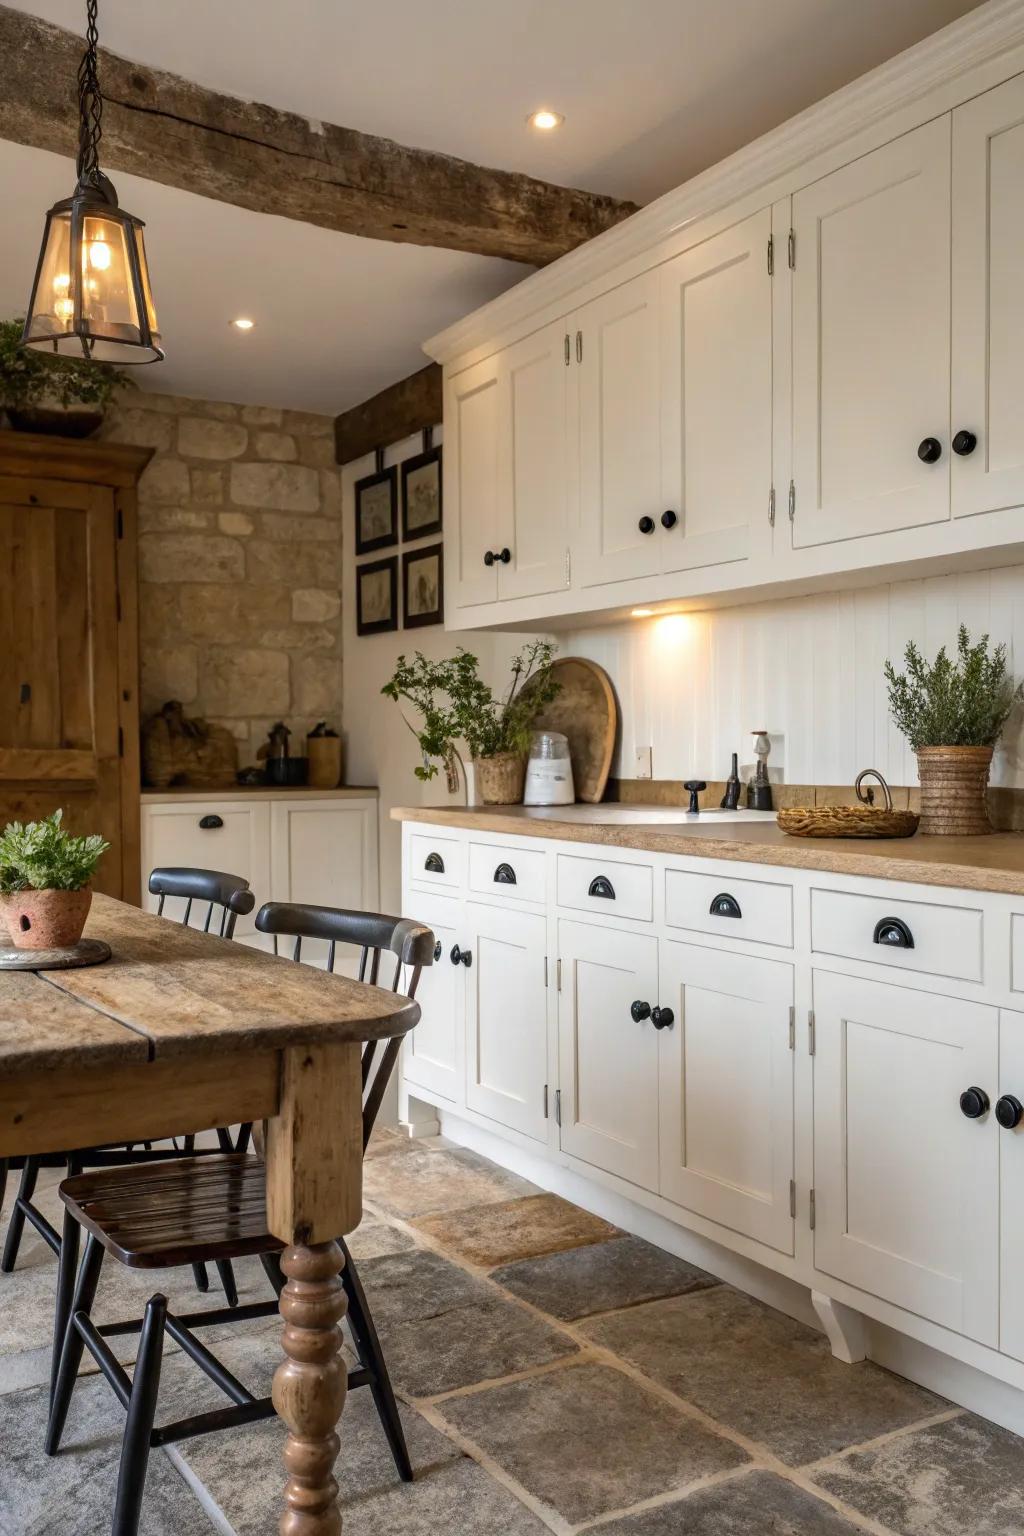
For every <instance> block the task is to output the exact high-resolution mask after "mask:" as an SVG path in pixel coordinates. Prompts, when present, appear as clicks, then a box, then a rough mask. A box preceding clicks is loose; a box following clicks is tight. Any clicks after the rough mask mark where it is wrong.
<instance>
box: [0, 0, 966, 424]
mask: <svg viewBox="0 0 1024 1536" xmlns="http://www.w3.org/2000/svg"><path fill="white" fill-rule="evenodd" d="M974 3H975V0H896V3H894V0H854V3H851V0H771V4H770V5H769V4H767V3H766V0H515V3H511V0H430V4H429V6H428V5H425V4H423V3H422V0H376V3H375V4H374V5H371V6H365V5H363V4H358V5H357V4H356V3H355V0H342V3H339V0H289V3H287V4H282V3H281V0H216V3H214V4H211V3H210V0H174V4H173V6H169V5H168V4H167V3H166V0H102V3H101V5H100V31H101V39H102V41H103V42H104V43H105V44H107V45H108V46H109V47H111V48H113V49H115V50H116V51H117V52H119V53H122V54H124V55H126V56H127V57H128V58H132V59H136V60H139V61H140V62H142V63H147V64H151V65H155V66H161V67H163V68H166V69H170V70H173V71H174V72H176V73H178V74H181V75H185V76H187V77H188V78H190V79H193V80H197V81H199V82H200V83H201V84H204V85H208V86H211V87H215V88H217V89H220V90H224V91H228V92H230V93H232V94H235V95H238V96H243V97H247V98H250V99H254V100H259V101H265V102H268V103H269V104H271V105H273V106H277V107H281V108H284V109H288V110H292V111H296V112H300V113H302V114H303V115H306V116H309V117H313V118H319V119H322V120H329V121H333V122H337V123H342V124H344V125H346V126H348V127H353V128H360V129H363V130H365V131H367V132H372V133H379V134H383V135H386V136H388V137H391V138H394V139H398V140H399V141H400V142H404V143H408V144H414V145H419V146H422V147H424V148H429V149H438V150H443V151H445V152H447V153H449V154H455V155H460V156H463V157H464V158H466V159H470V160H475V161H477V162H479V163H483V164H490V165H496V166H501V167H505V168H508V169H510V170H520V171H526V172H529V173H531V174H533V175H536V176H541V177H544V178H545V179H548V180H551V181H557V182H563V183H566V184H570V185H575V186H580V187H585V188H588V189H590V190H592V191H599V192H608V193H611V194H613V195H615V196H619V197H628V198H632V199H633V200H634V201H637V202H646V201H649V200H650V199H651V198H653V197H656V196H657V195H659V194H660V193H661V192H664V191H667V190H668V189H669V188H670V187H673V186H676V185H678V183H679V182H681V181H683V180H685V179H686V178H687V177H688V176H690V175H692V174H694V172H696V171H698V170H700V169H702V168H703V167H704V166H707V165H711V164H713V163H714V162H715V161H716V160H718V159H720V158H721V157H722V156H723V155H725V154H728V153H729V152H730V151H731V150H733V149H736V148H738V147H739V146H740V145H741V144H743V143H745V142H747V141H748V140H749V139H751V138H754V137H756V136H757V135H758V134H759V133H763V132H765V131H766V130H767V129H769V128H771V127H774V126H775V125H776V124H778V123H779V122H782V121H784V120H785V119H786V118H787V117H790V116H792V115H793V114H794V113H795V112H798V111H800V110H801V109H802V108H803V107H805V106H808V105H809V104H810V103H811V102H813V101H816V100H818V99H820V98H821V97H822V96H825V95H827V94H828V93H829V92H830V91H832V90H834V89H836V88H837V87H838V86H840V85H842V84H844V83H845V82H846V81H848V80H851V79H853V78H855V77H856V76H857V75H859V74H862V73H864V71H865V70H867V69H870V68H872V67H873V66H874V65H875V64H878V63H880V62H881V61H882V60H883V59H886V58H889V57H890V56H891V55H893V54H894V53H898V52H899V51H900V50H902V49H903V48H905V47H907V46H909V45H910V44H912V43H913V42H916V41H917V40H918V39H919V38H921V37H923V36H926V35H927V34H928V33H930V32H933V31H935V30H937V29H938V28H939V27H941V26H944V25H945V24H946V23H947V22H948V21H951V20H953V19H954V18H955V17H957V16H959V15H962V14H963V13H964V12H966V11H969V10H971V9H973V5H974ZM21 9H23V10H27V11H31V12H33V13H35V14H37V15H40V16H45V17H46V18H47V19H49V20H51V21H54V22H57V23H59V24H60V25H62V26H66V27H73V28H75V29H76V30H81V24H82V22H81V12H82V11H83V10H84V4H79V3H77V0H30V3H28V4H23V5H22V6H21ZM540 105H547V106H553V107H555V108H556V109H557V110H558V111H560V112H564V113H565V117H566V121H565V124H564V126H563V127H562V128H561V129H559V130H558V131H557V132H556V133H553V134H549V135H540V134H538V133H537V132H536V131H535V130H531V129H530V128H528V127H527V125H526V122H525V118H526V115H527V113H528V112H529V111H531V110H532V109H533V108H535V107H537V106H540ZM72 179H73V177H71V175H70V165H69V162H66V161H62V160H60V159H59V158H57V157H55V156H51V155H46V154H43V153H42V152H40V151H34V150H28V149H23V148H20V147H17V146H14V145H10V144H6V143H2V142H0V190H2V192H3V196H4V207H5V211H6V212H7V215H8V216H7V217H5V219H4V221H3V226H2V227H0V313H5V314H11V313H14V312H20V310H21V309H22V308H23V307H24V304H25V302H26V298H27V292H28V285H29V282H30V280H31V272H32V266H33V262H34V259H35V251H36V245H37V242H38V239H39V233H40V231H41V215H42V212H43V210H44V209H45V208H46V207H47V206H48V204H49V202H50V201H52V200H53V199H54V198H55V197H57V196H64V195H66V193H67V191H68V190H69V187H70V182H71V180H72ZM115 180H116V183H117V186H118V190H119V192H120V194H121V200H122V203H123V204H124V205H125V206H127V207H129V208H130V209H131V210H132V211H133V212H135V213H138V214H139V215H140V216H141V217H142V218H144V219H145V220H146V221H147V224H148V225H149V229H148V241H147V245H148V249H149V253H150V260H151V263H152V267H153V275H154V282H155V285H156V299H157V304H158V308H159V313H160V320H161V326H162V329H163V331H164V334H165V337H166V346H167V352H168V361H167V362H166V363H164V364H160V365H158V366H157V367H156V368H153V369H146V370H143V371H142V374H141V375H140V382H144V383H145V385H147V386H151V387H153V388H160V389H166V390H172V391H179V392H181V393H186V394H187V393H193V394H197V395H205V396H209V397H211V398H218V397H219V398H231V399H237V400H243V401H252V402H257V403H259V402H263V403H274V404H285V405H292V406H296V407H302V408H306V409H311V410H323V411H328V412H334V411H337V410H342V409H344V408H345V407H346V406H347V405H351V404H354V403H355V402H357V401H358V400H361V399H363V398H365V397H366V396H367V395H369V394H372V393H373V392H374V390H376V389H379V388H381V387H383V386H384V385H385V384H387V383H389V382H391V381H392V380H393V379H396V378H400V377H402V376H403V375H404V374H406V373H409V372H411V371H412V370H413V369H415V368H416V367H418V366H420V365H421V364H422V362H423V361H424V359H423V356H422V353H421V352H420V350H419V343H420V342H421V340H422V339H423V338H424V337H426V336H428V335H431V334H433V333H434V332H436V331H438V330H440V329H442V328H443V327H444V326H445V325H447V324H448V323H450V322H451V321H452V320H454V319H456V318H457V317H458V316H460V315H462V314H465V313H467V312H468V311H469V310H471V309H473V308H475V307H476V306H477V305H478V304H481V303H483V302H484V301H485V300H486V299H488V298H490V297H492V296H493V295H494V294H496V293H498V292H500V291H501V290H502V289H504V288H507V287H509V286H510V285H511V284H512V283H514V282H517V281H519V280H520V279H521V278H522V277H523V276H524V275H526V271H527V270H528V269H525V268H523V267H522V266H519V265H515V264H512V263H505V262H496V261H493V260H488V259H487V258H483V257H472V256H465V255H462V254H459V253H454V252H442V251H433V250H424V249H422V248H418V247H413V246H396V245H389V244H384V243H377V242H368V241H363V240H359V239H355V238H353V237H350V236H344V235H337V234H332V233H330V232H329V231H325V230H320V229H314V228H312V227H310V226H307V225H302V224H297V223H294V222H289V221H286V220H281V219H276V218H268V217H265V216H262V215H258V214H252V213H247V212H244V211H243V210H240V209H236V208H231V207H227V206H225V205H222V204H218V203H214V202H209V201H207V200H205V199H201V198H196V197H193V196H191V195H190V194H187V193H183V192H176V191H173V190H171V189H168V188H165V187H162V186H158V185H155V184H152V183H147V182H143V181H140V180H137V179H136V178H134V177H130V176H125V175H120V174H118V175H116V176H115ZM289 274H294V281H290V280H289ZM243 312H250V313H252V315H253V316H254V318H256V320H257V321H258V322H259V324H258V328H257V330H255V331H253V332H251V333H250V334H249V335H248V336H239V335H237V334H236V333H235V332H233V331H230V330H229V329H228V327H227V321H228V320H229V319H230V317H231V316H232V315H234V314H238V313H243Z"/></svg>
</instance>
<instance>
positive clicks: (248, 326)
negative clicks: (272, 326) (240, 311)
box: [231, 315, 256, 331]
mask: <svg viewBox="0 0 1024 1536" xmlns="http://www.w3.org/2000/svg"><path fill="white" fill-rule="evenodd" d="M231 324H232V325H233V326H234V328H235V330H236V331H251V330H252V328H253V326H254V325H255V324H256V321H255V320H250V319H249V317H248V316H247V315H239V316H238V319H237V320H232V322H231Z"/></svg>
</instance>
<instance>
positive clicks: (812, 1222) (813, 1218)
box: [810, 1189, 816, 1232]
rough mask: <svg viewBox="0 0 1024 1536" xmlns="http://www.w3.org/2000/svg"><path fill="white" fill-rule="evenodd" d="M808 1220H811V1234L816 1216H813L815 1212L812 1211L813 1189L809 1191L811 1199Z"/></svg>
mask: <svg viewBox="0 0 1024 1536" xmlns="http://www.w3.org/2000/svg"><path fill="white" fill-rule="evenodd" d="M810 1218H811V1222H810V1225H811V1231H812V1232H813V1231H814V1223H815V1220H816V1215H815V1210H814V1190H813V1189H812V1190H811V1199H810Z"/></svg>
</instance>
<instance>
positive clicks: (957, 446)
mask: <svg viewBox="0 0 1024 1536" xmlns="http://www.w3.org/2000/svg"><path fill="white" fill-rule="evenodd" d="M951 446H952V449H953V452H954V453H958V454H959V455H960V457H961V458H962V459H966V457H967V455H968V454H969V453H973V452H974V450H975V448H977V446H978V439H977V438H976V437H975V435H974V433H973V432H968V430H967V428H966V427H961V429H960V431H959V432H958V433H957V434H956V436H955V437H954V439H953V442H952V444H951Z"/></svg>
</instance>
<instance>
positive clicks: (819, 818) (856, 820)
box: [777, 805, 920, 837]
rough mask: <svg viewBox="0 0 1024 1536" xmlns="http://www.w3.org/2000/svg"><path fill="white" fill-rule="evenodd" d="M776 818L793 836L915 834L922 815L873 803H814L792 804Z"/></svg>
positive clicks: (904, 835)
mask: <svg viewBox="0 0 1024 1536" xmlns="http://www.w3.org/2000/svg"><path fill="white" fill-rule="evenodd" d="M777 820H778V823H779V826H780V827H781V828H782V830H783V832H788V833H789V835H790V837H913V835H914V833H915V832H916V831H917V824H918V822H919V820H920V817H919V816H918V815H917V813H916V812H915V811H887V810H884V809H883V808H882V807H881V806H873V805H813V806H790V807H789V809H787V810H784V811H780V812H779V814H778V817H777Z"/></svg>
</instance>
